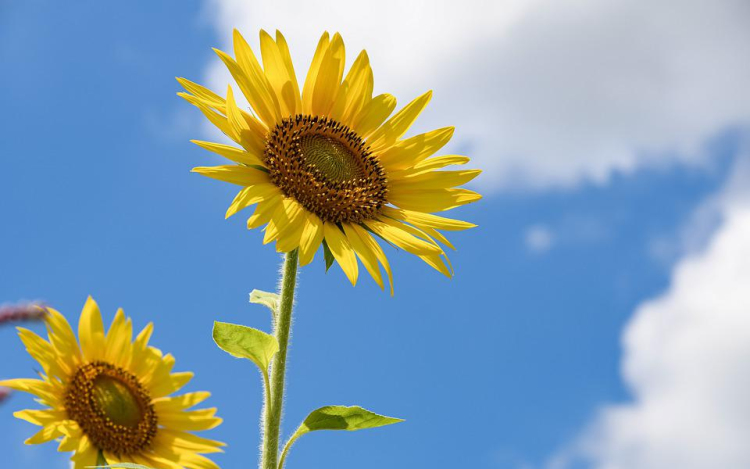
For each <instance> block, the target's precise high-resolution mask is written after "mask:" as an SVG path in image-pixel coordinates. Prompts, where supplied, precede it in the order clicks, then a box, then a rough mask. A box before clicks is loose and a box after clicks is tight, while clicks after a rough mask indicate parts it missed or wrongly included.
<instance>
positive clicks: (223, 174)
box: [178, 30, 480, 292]
mask: <svg viewBox="0 0 750 469" xmlns="http://www.w3.org/2000/svg"><path fill="white" fill-rule="evenodd" d="M260 51H261V59H262V63H261V61H259V60H258V59H257V58H256V56H255V54H254V53H253V51H252V49H251V48H250V46H249V45H248V44H247V42H246V41H245V39H244V38H243V37H242V35H241V34H240V33H239V32H238V31H236V30H235V32H234V57H232V56H230V55H229V54H227V53H224V52H222V51H219V50H217V51H216V52H217V54H218V55H219V57H220V58H221V60H222V61H223V62H224V64H225V65H226V66H227V68H228V69H229V72H230V73H231V74H232V77H233V78H234V80H235V82H236V84H237V86H238V87H239V89H240V90H241V92H242V94H243V96H244V98H245V99H246V101H247V102H248V103H249V105H250V108H249V109H242V108H240V107H239V106H238V105H237V102H236V100H235V98H234V92H233V90H232V86H231V85H230V86H229V87H228V89H227V94H226V97H222V96H219V95H218V94H216V93H214V92H213V91H211V90H209V89H207V88H204V87H203V86H201V85H198V84H196V83H193V82H191V81H189V80H186V79H184V78H178V81H179V82H180V83H181V84H182V85H183V87H184V88H185V90H186V92H185V93H178V94H179V95H180V96H182V97H183V98H185V99H186V100H187V101H188V102H190V103H191V104H193V105H195V106H196V107H198V108H199V109H200V110H201V111H202V112H203V114H204V115H205V116H206V117H207V118H208V119H209V120H210V121H211V122H212V123H213V124H214V125H215V126H216V127H217V128H218V129H219V130H221V131H222V132H223V133H224V134H226V135H227V137H229V138H230V139H231V140H232V141H233V142H234V143H236V144H237V145H239V147H237V146H232V145H225V144H221V143H212V142H203V141H194V142H195V143H196V144H198V145H200V146H201V147H203V148H206V149H208V150H210V151H213V152H215V153H218V154H219V155H221V156H223V157H225V158H227V159H229V160H231V161H232V162H233V163H234V164H231V165H224V166H214V167H198V168H195V169H194V171H196V172H198V173H201V174H203V175H205V176H208V177H212V178H215V179H219V180H222V181H225V182H229V183H232V184H237V185H239V186H241V187H242V189H241V190H240V192H239V193H238V194H237V196H236V197H235V199H234V201H233V202H232V204H231V205H230V207H229V209H228V210H227V213H226V215H227V217H229V216H232V215H234V214H236V213H237V212H239V211H240V210H242V209H244V208H246V207H249V206H252V205H255V211H254V213H253V214H252V215H251V216H250V217H249V219H248V222H247V225H248V228H257V227H261V226H263V225H265V235H264V239H263V241H264V243H270V242H274V241H275V242H276V249H277V250H278V251H279V252H288V251H291V250H294V249H299V251H300V264H301V265H305V264H308V263H310V262H311V261H312V260H313V257H314V256H315V252H316V251H317V250H318V248H320V246H321V245H323V246H324V247H325V249H328V250H329V251H330V253H331V254H332V255H333V257H334V258H335V260H336V261H337V262H338V264H339V265H340V266H341V268H342V269H343V271H344V273H345V274H346V275H347V277H348V278H349V280H350V281H351V282H352V284H356V282H357V277H358V273H359V267H358V262H357V259H359V261H360V262H361V263H362V265H363V266H364V267H365V269H366V270H367V271H368V272H369V273H370V275H372V277H373V278H374V279H375V281H376V282H377V283H378V284H379V285H380V286H381V288H384V283H383V277H382V272H381V267H382V268H383V269H384V270H385V272H386V274H387V276H388V279H389V281H390V283H391V292H393V280H392V275H391V269H390V266H389V264H388V260H387V258H386V256H385V254H384V253H383V250H382V248H381V246H380V244H379V242H378V241H377V238H379V239H380V240H383V241H385V242H386V243H388V244H391V245H393V246H396V247H398V248H401V249H403V250H405V251H407V252H410V253H412V254H414V255H416V256H418V257H419V258H421V259H422V260H423V261H425V262H426V263H427V264H428V265H430V266H432V267H434V268H435V269H437V270H438V271H440V272H442V273H443V274H445V275H446V276H449V277H450V276H451V275H452V269H451V268H450V263H449V261H448V258H447V256H446V254H445V251H444V249H443V246H447V247H450V248H453V246H452V245H451V244H450V242H449V241H448V240H447V239H446V238H445V236H444V235H443V234H442V233H441V232H440V231H439V230H448V231H456V230H464V229H467V228H472V227H474V226H475V225H473V224H471V223H466V222H463V221H458V220H453V219H449V218H445V217H442V216H438V215H434V214H433V212H442V211H445V210H449V209H452V208H456V207H458V206H461V205H465V204H467V203H470V202H474V201H476V200H479V199H480V195H479V194H477V193H475V192H473V191H470V190H467V189H463V188H459V187H458V186H460V185H462V184H465V183H467V182H469V181H470V180H472V179H473V178H475V177H476V176H477V175H478V174H479V173H480V171H478V170H446V169H445V168H446V167H448V166H452V165H462V164H465V163H467V162H468V161H469V159H468V158H466V157H465V156H458V155H446V156H434V155H435V153H437V152H438V151H439V150H440V149H441V148H442V147H443V146H444V145H445V144H446V143H448V141H449V140H450V138H451V136H452V135H453V128H451V127H448V128H442V129H437V130H433V131H431V132H427V133H424V134H419V135H415V136H411V137H409V138H404V135H405V134H406V133H407V131H408V130H409V128H410V127H411V125H412V124H413V123H414V121H415V120H416V119H417V117H418V116H419V114H420V113H421V112H422V110H423V109H424V108H425V107H426V106H427V103H428V102H429V101H430V98H431V97H432V93H431V92H427V93H425V94H423V95H422V96H419V97H418V98H416V99H414V100H413V101H411V102H410V103H409V104H407V105H406V106H404V107H403V108H402V109H401V110H399V111H398V112H396V113H394V112H393V111H394V110H395V108H396V99H395V98H394V97H393V96H391V95H389V94H381V95H378V96H373V74H372V69H371V68H370V62H369V58H368V56H367V53H366V52H365V51H362V52H361V53H360V54H359V55H358V56H357V58H356V60H355V61H354V63H353V64H352V65H351V67H350V68H349V70H348V72H347V73H346V75H344V70H345V51H344V42H343V40H342V38H341V36H340V35H339V34H335V35H334V36H333V37H332V38H331V37H330V36H329V35H328V33H325V34H323V36H322V37H321V39H320V41H319V42H318V46H317V48H316V50H315V54H314V56H313V60H312V63H311V65H310V68H309V71H308V72H307V77H306V78H305V81H304V84H303V86H302V87H301V88H300V86H299V83H298V81H297V76H296V73H295V70H294V66H293V65H292V59H291V54H290V52H289V47H288V45H287V43H286V40H285V39H284V36H282V35H281V33H279V32H278V31H277V32H276V37H275V39H274V38H273V37H271V36H270V35H269V34H267V33H266V32H265V31H261V33H260Z"/></svg>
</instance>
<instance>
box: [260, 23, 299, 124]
mask: <svg viewBox="0 0 750 469" xmlns="http://www.w3.org/2000/svg"><path fill="white" fill-rule="evenodd" d="M260 53H261V56H262V58H263V70H264V71H265V73H266V77H268V82H269V83H270V84H271V87H272V88H273V90H274V92H275V93H276V96H277V98H278V100H279V105H280V107H281V115H282V116H285V117H288V116H293V115H295V114H297V109H298V108H297V102H298V101H299V99H300V98H299V87H298V86H297V79H296V78H295V77H294V74H293V73H294V69H292V75H291V76H290V75H289V68H288V67H287V63H286V61H285V58H284V56H283V55H282V52H281V50H280V48H279V46H278V45H277V44H276V42H274V40H273V38H272V37H271V36H269V35H268V33H267V32H265V31H263V30H261V31H260Z"/></svg>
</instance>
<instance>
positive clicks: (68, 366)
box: [0, 298, 223, 469]
mask: <svg viewBox="0 0 750 469" xmlns="http://www.w3.org/2000/svg"><path fill="white" fill-rule="evenodd" d="M48 312H49V314H48V315H47V316H46V319H45V321H46V324H47V330H48V335H49V341H47V340H44V339H43V338H42V337H40V336H38V335H36V334H35V333H33V332H31V331H29V330H27V329H22V328H19V333H20V336H21V340H22V341H23V343H24V344H25V345H26V349H27V351H28V352H29V353H30V354H31V356H32V357H33V358H34V359H36V360H37V361H38V362H39V363H40V365H41V366H42V369H43V370H44V373H43V374H42V375H41V379H13V380H9V381H2V382H0V385H2V386H7V387H9V388H12V389H16V390H19V391H25V392H29V393H31V394H34V395H36V396H37V397H38V398H39V402H41V403H42V404H44V405H46V406H47V407H48V408H46V409H42V410H24V411H21V412H16V413H15V416H16V417H18V418H20V419H23V420H27V421H29V422H31V423H33V424H35V425H39V426H41V427H42V429H41V430H40V431H39V433H37V434H36V435H34V436H33V437H31V438H30V439H28V440H27V441H26V442H27V443H28V444H38V443H44V442H47V441H51V440H55V439H59V440H60V446H59V450H60V451H72V452H73V453H74V454H73V456H72V458H71V459H72V460H73V461H74V466H75V469H82V468H85V467H88V466H94V465H96V464H98V461H100V459H99V458H100V456H101V457H104V459H105V460H106V461H107V463H108V464H116V463H122V462H134V463H138V464H142V465H145V466H149V467H165V468H166V467H169V468H173V469H179V468H182V467H186V468H190V469H211V468H213V469H218V466H216V464H214V463H213V462H212V461H211V460H209V459H208V458H206V457H205V456H203V455H202V454H201V453H214V452H218V451H221V447H222V446H223V444H222V443H219V442H216V441H213V440H208V439H205V438H202V437H199V436H197V435H194V434H193V433H190V432H192V431H197V430H208V429H211V428H214V427H216V426H217V425H219V424H220V423H221V419H219V418H217V417H215V413H216V409H203V410H188V409H189V408H191V407H193V406H194V405H196V404H198V403H200V402H201V401H203V400H205V399H206V398H207V397H208V396H209V394H208V393H205V392H197V393H189V394H184V395H181V396H170V394H172V393H174V392H176V391H178V390H179V389H180V388H182V387H183V386H184V385H185V384H187V382H188V381H189V380H190V379H191V378H192V373H172V367H173V366H174V362H175V360H174V358H173V357H172V356H171V355H162V353H161V352H160V351H159V350H158V349H156V348H154V347H151V346H149V345H148V341H149V338H150V337H151V332H152V330H153V327H152V325H150V324H149V325H148V326H147V327H146V328H145V329H144V330H143V331H142V332H141V333H140V334H138V336H137V337H136V338H135V340H133V338H132V335H133V327H132V323H131V321H130V319H129V318H126V317H125V315H124V314H123V312H122V310H118V311H117V314H116V316H115V319H114V321H113V323H112V326H111V327H110V329H109V331H108V332H106V333H105V331H104V326H103V324H102V317H101V314H100V313H99V308H98V306H97V304H96V302H94V300H93V299H91V298H89V299H88V300H87V301H86V305H85V306H84V308H83V312H82V313H81V318H80V322H79V326H78V336H79V339H80V345H79V343H78V341H77V340H76V336H75V334H74V333H73V330H72V329H71V327H70V325H69V324H68V322H67V320H66V319H65V317H64V316H62V315H61V314H60V313H59V312H57V311H55V310H54V309H51V308H48Z"/></svg>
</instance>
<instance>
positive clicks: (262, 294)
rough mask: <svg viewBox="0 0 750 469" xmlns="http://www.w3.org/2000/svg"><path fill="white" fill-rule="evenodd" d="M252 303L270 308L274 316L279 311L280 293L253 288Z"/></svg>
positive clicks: (251, 293)
mask: <svg viewBox="0 0 750 469" xmlns="http://www.w3.org/2000/svg"><path fill="white" fill-rule="evenodd" d="M250 303H255V304H259V305H263V306H265V307H266V308H268V309H270V310H271V312H272V313H273V315H274V316H276V315H277V314H278V311H279V295H277V294H276V293H269V292H267V291H262V290H253V291H251V292H250Z"/></svg>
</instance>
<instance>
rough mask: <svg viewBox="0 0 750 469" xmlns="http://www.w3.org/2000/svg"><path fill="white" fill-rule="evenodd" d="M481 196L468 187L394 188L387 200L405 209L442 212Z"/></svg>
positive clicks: (473, 200) (474, 200)
mask: <svg viewBox="0 0 750 469" xmlns="http://www.w3.org/2000/svg"><path fill="white" fill-rule="evenodd" d="M481 198H482V196H481V195H480V194H477V193H476V192H474V191H470V190H468V189H430V190H410V189H402V188H398V189H394V190H392V191H390V192H389V193H388V201H389V202H391V203H392V204H393V205H396V206H398V207H399V208H403V209H406V210H414V211H417V212H442V211H445V210H450V209H452V208H456V207H460V206H461V205H466V204H469V203H471V202H476V201H477V200H479V199H481Z"/></svg>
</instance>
